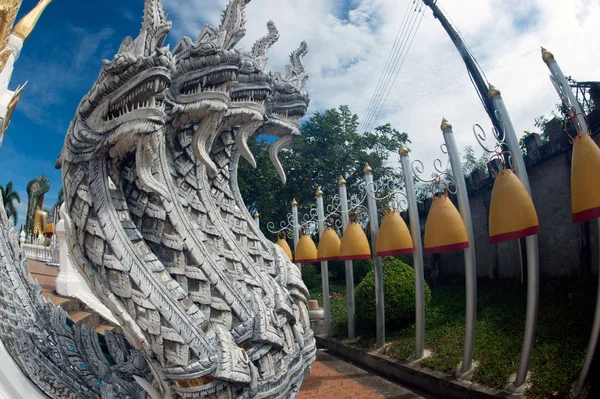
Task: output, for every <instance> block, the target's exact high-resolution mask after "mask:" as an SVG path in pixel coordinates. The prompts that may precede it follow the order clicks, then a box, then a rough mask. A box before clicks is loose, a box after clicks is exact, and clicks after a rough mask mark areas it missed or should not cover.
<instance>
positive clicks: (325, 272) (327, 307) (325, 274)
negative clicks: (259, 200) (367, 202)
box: [316, 188, 331, 335]
mask: <svg viewBox="0 0 600 399" xmlns="http://www.w3.org/2000/svg"><path fill="white" fill-rule="evenodd" d="M316 197H317V217H318V218H319V239H321V238H323V232H324V231H325V207H324V205H323V191H321V189H320V188H319V189H318V190H317V193H316ZM321 283H322V286H323V310H324V312H325V335H329V331H330V328H331V303H330V300H329V263H328V262H327V261H323V262H321Z"/></svg>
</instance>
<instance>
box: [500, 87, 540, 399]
mask: <svg viewBox="0 0 600 399" xmlns="http://www.w3.org/2000/svg"><path fill="white" fill-rule="evenodd" d="M489 97H490V98H491V99H492V102H493V103H494V106H495V108H496V110H497V111H498V114H499V115H498V119H499V120H500V121H501V123H502V124H503V127H504V130H503V131H504V142H505V144H506V145H507V146H508V148H509V150H510V152H511V153H512V157H513V159H514V162H515V163H516V167H517V168H516V171H515V174H516V175H517V176H518V177H519V179H520V180H521V182H522V183H523V185H524V186H525V188H526V189H527V192H528V193H529V196H531V197H532V199H533V196H532V195H531V186H530V185H529V177H528V175H527V169H526V168H525V161H524V160H523V154H522V153H521V148H520V146H519V139H518V137H517V134H516V132H515V128H514V126H513V124H512V120H511V119H510V115H509V114H508V110H507V109H506V105H505V104H504V100H503V99H502V95H501V93H500V90H498V89H497V88H495V87H494V86H493V85H490V91H489ZM525 244H526V248H527V313H526V315H525V333H524V336H523V348H522V350H521V362H520V363H519V370H518V371H517V377H516V378H515V381H514V387H515V388H519V387H521V386H522V385H523V384H524V383H525V382H526V380H527V370H529V363H530V361H531V354H532V352H533V345H534V343H535V333H536V327H537V317H538V304H539V295H540V268H539V250H538V236H537V234H535V235H532V236H529V237H526V238H525Z"/></svg>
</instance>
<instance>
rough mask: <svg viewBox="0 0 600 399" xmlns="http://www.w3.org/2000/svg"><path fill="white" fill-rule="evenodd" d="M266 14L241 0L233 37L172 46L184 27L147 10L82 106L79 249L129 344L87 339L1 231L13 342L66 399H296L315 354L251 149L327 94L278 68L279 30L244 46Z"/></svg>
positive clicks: (115, 337)
mask: <svg viewBox="0 0 600 399" xmlns="http://www.w3.org/2000/svg"><path fill="white" fill-rule="evenodd" d="M249 2H250V0H230V2H229V4H228V6H227V8H226V9H225V11H224V13H223V18H222V21H221V25H220V26H219V27H215V26H211V25H206V26H204V27H203V28H202V31H201V32H200V34H199V36H198V38H197V40H195V41H194V40H192V39H190V38H187V37H185V38H183V39H182V40H181V41H180V42H179V43H178V44H177V46H176V47H175V48H174V50H173V51H170V49H169V48H168V47H163V43H164V40H165V38H166V36H167V34H168V33H169V31H170V28H171V23H170V22H168V21H167V20H166V16H165V12H164V9H163V5H162V1H161V0H146V4H145V10H144V22H143V25H142V29H141V32H140V34H139V36H138V37H137V38H136V39H132V38H131V37H127V38H125V40H124V41H123V43H122V45H121V48H120V49H119V52H118V53H117V54H116V55H115V57H114V58H113V60H112V61H104V65H103V66H102V69H101V71H100V75H99V77H98V79H97V81H96V82H95V84H94V86H93V87H92V89H91V90H90V91H89V93H88V94H87V95H86V96H85V97H84V98H83V100H82V101H81V103H80V105H79V107H78V108H77V111H76V115H75V118H74V120H73V122H72V123H71V125H70V127H69V130H68V132H67V135H66V138H65V144H64V147H63V150H62V152H61V155H60V157H59V160H58V162H57V167H60V168H62V173H63V187H64V193H65V204H64V205H63V208H62V212H61V215H62V218H63V220H65V224H66V226H67V235H68V238H69V251H70V254H71V258H72V259H73V261H74V262H75V263H76V266H77V267H78V269H79V270H80V272H81V274H82V275H83V276H84V278H85V279H86V280H87V282H88V285H89V286H90V287H91V289H92V291H93V292H94V293H95V294H96V295H97V296H98V298H100V300H101V301H102V302H103V303H104V304H105V305H106V306H107V307H108V308H109V309H110V310H111V311H112V313H113V314H114V316H115V317H116V318H117V319H118V320H119V322H120V324H121V329H122V330H123V335H120V334H117V333H114V332H110V331H109V332H107V333H106V335H102V336H100V335H98V334H96V333H95V332H94V331H93V330H91V329H89V328H87V327H85V326H82V327H79V326H77V325H74V323H72V322H71V320H69V318H68V315H67V314H66V313H65V312H64V311H63V310H62V309H60V308H59V307H56V306H54V305H53V304H52V303H50V302H48V303H46V302H45V301H44V300H43V298H42V296H41V290H40V288H39V286H38V285H37V283H35V282H34V281H33V280H32V279H31V277H30V276H29V274H28V272H27V271H26V267H25V264H24V263H25V261H24V259H22V255H21V254H19V253H18V246H17V244H16V241H15V239H14V230H13V229H12V226H11V225H10V221H9V220H8V219H7V218H6V216H5V215H4V212H3V211H0V213H1V214H2V215H1V216H2V217H0V227H1V229H0V234H1V235H0V278H1V280H0V287H1V296H0V312H2V315H1V321H0V337H1V338H2V341H3V342H4V345H5V346H6V348H7V350H8V352H9V353H10V354H11V356H12V357H13V358H14V359H15V361H16V362H17V364H18V365H19V366H20V367H21V369H22V371H23V373H24V374H25V375H27V376H28V377H29V378H30V379H31V380H32V381H33V382H34V383H35V384H36V385H37V386H38V387H39V388H40V389H41V390H42V391H43V392H44V393H45V394H46V395H48V396H49V397H52V398H86V399H91V398H145V397H147V396H148V395H149V396H150V397H153V398H215V399H216V398H295V397H296V396H297V394H298V390H299V388H300V385H301V383H302V380H303V378H304V376H305V374H306V372H307V371H308V370H309V368H310V365H311V363H312V362H313V360H314V358H315V351H316V349H315V340H314V336H313V332H312V331H311V329H310V324H309V320H308V310H307V301H308V292H307V290H306V287H305V285H304V284H303V282H302V279H301V277H300V273H299V270H298V268H297V267H296V266H295V265H294V264H292V263H291V262H290V261H289V260H288V258H287V256H286V255H285V254H284V253H283V251H282V250H281V249H280V248H279V247H277V246H275V245H274V244H272V243H271V242H270V241H268V240H267V239H266V238H265V237H264V236H263V235H262V233H261V232H260V231H259V229H258V228H257V227H256V225H255V223H254V222H253V220H252V217H251V215H250V214H249V212H248V211H247V209H246V206H245V205H244V202H243V200H242V198H241V195H240V191H239V188H238V186H237V169H238V162H239V159H240V156H243V157H244V158H245V159H246V160H247V161H249V162H250V163H252V164H255V161H254V157H253V156H252V154H251V152H250V150H249V149H248V145H247V142H248V140H249V139H250V138H251V137H253V136H254V135H256V134H267V135H272V136H276V137H278V140H277V141H276V142H275V143H274V144H273V145H272V147H271V159H272V161H273V164H274V166H275V167H276V168H277V170H278V172H279V174H280V176H281V178H282V180H284V181H285V172H284V171H283V168H282V166H281V164H280V162H279V160H278V158H277V155H278V153H279V151H280V150H281V149H282V148H284V147H286V146H289V145H290V144H291V143H292V141H293V138H294V136H297V135H299V134H300V132H299V123H298V120H299V118H301V117H302V116H303V115H304V114H305V113H306V110H307V107H308V103H309V98H308V95H307V94H306V93H304V92H303V91H302V89H303V87H304V85H305V84H306V81H307V79H308V76H307V73H306V70H305V68H304V65H303V63H302V58H303V57H304V56H305V55H306V53H307V47H306V44H305V43H302V44H301V45H300V47H299V48H298V49H297V50H295V51H294V52H293V53H292V54H291V56H290V60H291V63H290V65H288V67H287V68H286V72H285V74H281V73H271V72H268V71H266V70H265V68H266V63H267V51H268V49H269V48H270V47H271V46H272V45H273V44H274V43H275V42H276V41H277V39H278V38H279V32H278V31H277V29H276V28H275V26H274V24H273V23H272V22H269V24H268V26H267V27H268V34H267V36H265V37H264V38H262V39H260V40H258V41H257V42H256V44H255V45H254V46H253V48H252V49H251V51H248V52H246V51H243V50H240V49H236V48H235V46H236V44H237V43H238V42H239V40H240V39H241V38H242V37H243V36H244V34H245V19H244V9H245V7H246V6H247V4H248V3H249Z"/></svg>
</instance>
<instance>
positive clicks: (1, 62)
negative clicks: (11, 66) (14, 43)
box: [0, 50, 14, 73]
mask: <svg viewBox="0 0 600 399" xmlns="http://www.w3.org/2000/svg"><path fill="white" fill-rule="evenodd" d="M13 52H14V51H13V50H4V51H2V53H0V73H2V71H4V67H5V66H6V63H7V62H8V58H9V57H10V55H11V54H12V53H13Z"/></svg>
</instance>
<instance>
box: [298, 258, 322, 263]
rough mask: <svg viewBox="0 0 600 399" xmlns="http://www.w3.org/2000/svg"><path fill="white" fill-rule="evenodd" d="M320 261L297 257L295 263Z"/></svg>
mask: <svg viewBox="0 0 600 399" xmlns="http://www.w3.org/2000/svg"><path fill="white" fill-rule="evenodd" d="M318 261H319V260H318V259H295V260H294V263H315V262H318Z"/></svg>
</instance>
